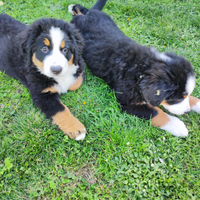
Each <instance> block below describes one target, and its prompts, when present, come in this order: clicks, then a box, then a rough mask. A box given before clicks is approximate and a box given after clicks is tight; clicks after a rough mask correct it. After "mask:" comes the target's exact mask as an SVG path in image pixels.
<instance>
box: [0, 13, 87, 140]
mask: <svg viewBox="0 0 200 200" xmlns="http://www.w3.org/2000/svg"><path fill="white" fill-rule="evenodd" d="M83 44H84V43H83V39H82V37H81V35H80V34H79V33H78V31H77V30H76V29H75V28H74V25H72V24H70V23H67V22H64V21H62V20H56V19H53V18H51V19H40V20H37V21H35V22H34V23H33V24H31V25H30V26H26V25H24V24H22V23H21V22H19V21H17V20H15V19H13V18H11V17H10V16H8V15H4V14H2V15H0V57H1V58H0V70H1V71H2V72H5V73H6V74H8V75H9V76H11V77H14V78H16V79H18V80H19V81H20V82H21V83H23V84H24V85H25V86H26V87H27V88H28V90H29V91H30V93H31V96H32V100H33V103H34V104H35V105H36V106H37V107H38V108H40V109H41V111H42V112H43V113H44V114H45V115H46V117H48V118H51V119H52V120H53V123H55V124H57V125H58V126H59V127H60V129H61V130H62V131H63V132H64V133H65V134H67V135H68V136H69V137H70V138H75V139H76V140H80V139H84V137H85V131H86V130H85V128H84V126H83V124H82V123H81V122H80V121H79V120H78V119H76V118H75V117H74V116H73V115H72V114H71V113H70V111H69V109H68V108H67V107H66V106H65V105H63V103H61V101H60V98H59V94H61V93H65V92H67V91H68V90H76V89H78V88H79V87H80V86H81V85H82V83H83V81H84V68H85V66H84V61H83V59H82V58H81V56H80V55H81V53H82V49H83Z"/></svg>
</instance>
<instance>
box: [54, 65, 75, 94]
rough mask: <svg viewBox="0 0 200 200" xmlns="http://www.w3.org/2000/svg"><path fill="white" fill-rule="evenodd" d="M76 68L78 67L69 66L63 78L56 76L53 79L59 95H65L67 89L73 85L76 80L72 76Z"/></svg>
mask: <svg viewBox="0 0 200 200" xmlns="http://www.w3.org/2000/svg"><path fill="white" fill-rule="evenodd" d="M78 67H79V66H78V65H77V66H76V65H71V66H70V67H69V69H68V70H67V72H66V73H65V74H64V75H63V76H60V75H58V76H55V77H54V79H55V80H56V81H57V83H58V84H55V85H54V87H55V88H56V89H57V90H58V91H59V93H66V92H67V90H68V88H69V87H70V86H71V85H73V84H74V83H75V81H76V78H75V77H74V76H73V75H74V74H75V73H76V71H77V69H78Z"/></svg>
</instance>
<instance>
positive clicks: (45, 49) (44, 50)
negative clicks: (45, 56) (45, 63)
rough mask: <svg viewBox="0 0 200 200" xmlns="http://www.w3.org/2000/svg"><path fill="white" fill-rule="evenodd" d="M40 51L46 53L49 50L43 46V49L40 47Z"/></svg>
mask: <svg viewBox="0 0 200 200" xmlns="http://www.w3.org/2000/svg"><path fill="white" fill-rule="evenodd" d="M41 51H42V52H43V53H47V52H48V51H49V49H48V47H46V46H44V47H42V49H41Z"/></svg>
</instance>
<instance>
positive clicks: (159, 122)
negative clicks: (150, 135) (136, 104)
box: [151, 107, 170, 127]
mask: <svg viewBox="0 0 200 200" xmlns="http://www.w3.org/2000/svg"><path fill="white" fill-rule="evenodd" d="M153 108H154V109H156V110H157V111H158V114H157V115H156V116H155V117H153V118H152V119H151V123H152V125H153V126H156V127H162V126H164V125H166V124H167V123H168V122H169V121H170V119H169V117H168V115H167V114H166V113H165V112H163V111H162V110H161V109H160V108H158V107H153Z"/></svg>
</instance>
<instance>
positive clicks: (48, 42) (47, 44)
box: [44, 38, 50, 46]
mask: <svg viewBox="0 0 200 200" xmlns="http://www.w3.org/2000/svg"><path fill="white" fill-rule="evenodd" d="M44 44H45V45H46V46H49V45H50V41H49V40H48V39H47V38H44Z"/></svg>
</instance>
